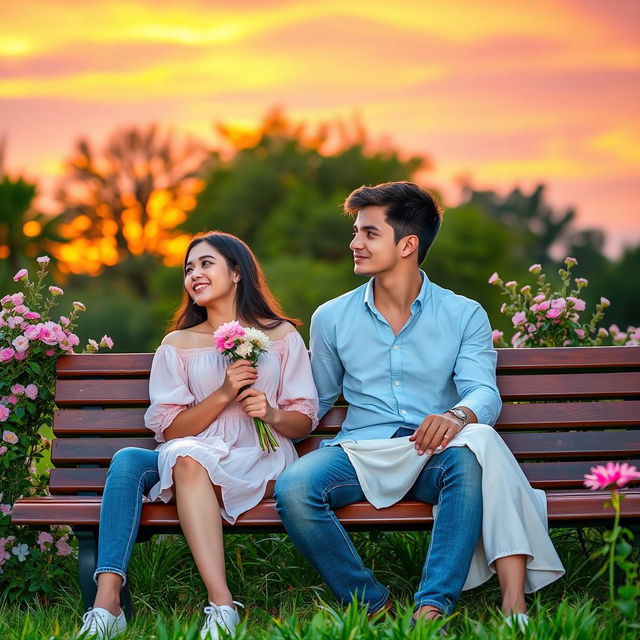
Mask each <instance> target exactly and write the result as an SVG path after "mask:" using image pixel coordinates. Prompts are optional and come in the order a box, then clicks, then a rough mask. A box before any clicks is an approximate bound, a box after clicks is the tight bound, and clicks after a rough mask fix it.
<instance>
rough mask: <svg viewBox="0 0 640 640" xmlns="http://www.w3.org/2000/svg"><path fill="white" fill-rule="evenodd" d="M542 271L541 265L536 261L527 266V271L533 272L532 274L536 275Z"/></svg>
mask: <svg viewBox="0 0 640 640" xmlns="http://www.w3.org/2000/svg"><path fill="white" fill-rule="evenodd" d="M541 271H542V265H540V264H538V263H536V264H532V265H531V266H530V267H529V273H533V275H535V276H537V275H538V274H539V273H540V272H541Z"/></svg>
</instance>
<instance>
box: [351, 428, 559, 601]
mask: <svg viewBox="0 0 640 640" xmlns="http://www.w3.org/2000/svg"><path fill="white" fill-rule="evenodd" d="M340 446H341V447H342V448H343V449H344V451H345V452H346V454H347V455H348V456H349V460H350V461H351V464H352V465H353V467H354V469H355V472H356V475H357V476H358V480H359V482H360V485H361V486H362V490H363V492H364V494H365V496H366V498H367V500H368V501H369V502H370V503H371V504H372V505H373V506H374V507H376V508H377V509H382V508H384V507H388V506H390V505H392V504H395V503H396V502H397V501H398V500H400V499H401V498H403V497H404V496H405V494H406V493H407V491H409V489H410V488H411V487H412V486H413V485H414V483H415V481H416V480H417V478H418V476H419V475H420V472H421V471H422V469H423V467H424V466H425V464H426V462H427V460H428V459H429V456H427V455H422V456H420V455H418V452H417V450H416V448H415V444H414V443H413V442H412V441H410V440H409V437H408V436H407V437H402V438H391V439H388V440H384V439H383V440H360V441H349V442H341V443H340ZM464 446H466V447H468V448H469V449H470V450H471V451H473V453H474V454H475V456H476V458H477V460H478V462H479V463H480V466H481V467H482V500H483V514H482V534H481V538H480V541H479V543H478V547H477V548H476V550H475V553H474V555H473V559H472V561H471V567H470V569H469V575H468V576H467V580H466V582H465V584H464V587H463V590H466V589H472V588H473V587H476V586H478V585H480V584H482V583H483V582H485V581H486V580H488V579H489V578H490V577H491V576H492V575H493V574H494V573H495V569H494V568H493V563H494V562H495V560H496V559H498V558H502V557H504V556H508V555H515V554H523V555H526V556H528V560H527V572H526V580H525V592H527V593H531V592H533V591H537V590H538V589H541V588H542V587H544V586H545V585H547V584H549V583H550V582H553V581H554V580H557V579H558V578H560V577H561V576H562V575H564V567H563V566H562V562H561V561H560V558H559V557H558V554H557V552H556V550H555V548H554V546H553V543H552V542H551V539H550V538H549V534H548V530H547V500H546V496H545V493H544V491H541V490H539V489H533V488H532V487H531V485H530V484H529V481H528V480H527V478H526V476H525V475H524V473H523V472H522V469H521V468H520V465H519V464H518V463H517V461H516V459H515V458H514V457H513V454H512V453H511V451H510V450H509V448H508V447H507V445H506V444H505V443H504V441H503V440H502V438H501V437H500V436H499V434H498V433H497V432H496V431H495V429H494V428H493V427H491V426H489V425H484V424H469V425H467V426H466V427H465V428H464V429H463V430H462V431H461V432H460V433H458V434H457V435H456V437H455V438H454V439H453V440H452V441H451V442H450V443H449V445H448V447H464ZM434 455H438V453H435V454H434ZM433 513H434V516H436V515H437V505H434V507H433Z"/></svg>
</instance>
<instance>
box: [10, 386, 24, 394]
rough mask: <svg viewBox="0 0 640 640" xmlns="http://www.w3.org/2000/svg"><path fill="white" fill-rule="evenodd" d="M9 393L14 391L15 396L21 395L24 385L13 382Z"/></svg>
mask: <svg viewBox="0 0 640 640" xmlns="http://www.w3.org/2000/svg"><path fill="white" fill-rule="evenodd" d="M11 393H15V394H16V395H17V396H21V395H22V394H23V393H24V385H22V384H14V385H13V386H12V387H11Z"/></svg>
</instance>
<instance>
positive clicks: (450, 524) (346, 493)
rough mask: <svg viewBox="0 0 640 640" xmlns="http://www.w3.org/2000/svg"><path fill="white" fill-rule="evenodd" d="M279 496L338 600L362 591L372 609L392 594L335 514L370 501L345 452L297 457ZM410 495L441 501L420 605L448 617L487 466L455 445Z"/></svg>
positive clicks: (289, 526) (475, 529)
mask: <svg viewBox="0 0 640 640" xmlns="http://www.w3.org/2000/svg"><path fill="white" fill-rule="evenodd" d="M396 435H407V434H405V433H398V434H396ZM398 472H399V473H401V472H402V470H398ZM275 497H276V505H277V509H278V512H279V514H280V517H281V519H282V522H283V523H284V526H285V529H286V530H287V533H288V534H289V537H290V538H291V540H292V541H293V544H294V545H295V546H296V547H297V548H298V550H299V551H300V552H301V553H302V554H303V555H304V556H305V557H306V558H307V559H308V560H309V561H310V562H311V564H313V566H314V567H315V568H316V569H317V570H318V572H319V573H320V575H321V576H322V578H323V579H324V581H325V582H326V583H327V584H328V585H329V587H330V589H331V591H332V592H333V594H334V595H335V596H336V598H338V600H339V601H341V602H342V603H343V604H346V603H348V602H350V601H351V599H352V597H353V596H354V595H357V597H358V599H360V600H361V601H362V602H363V603H364V604H366V605H367V607H368V609H369V611H371V612H374V611H377V610H378V609H380V608H381V607H382V606H383V605H384V604H385V602H386V601H387V600H388V599H389V591H388V589H387V588H386V587H384V586H383V585H382V584H380V582H378V580H376V578H375V577H374V575H373V573H372V572H371V570H370V569H368V568H366V567H365V566H364V564H363V563H362V560H361V558H360V556H359V555H358V552H357V551H356V549H355V547H354V546H353V543H352V542H351V539H350V538H349V535H348V534H347V532H346V531H345V529H344V527H343V526H342V525H341V524H340V522H339V520H338V518H337V517H336V515H335V513H334V509H337V508H338V507H344V506H346V505H348V504H351V503H353V502H358V501H360V500H365V499H366V498H365V497H364V493H363V491H362V488H361V487H360V483H359V482H358V478H357V476H356V473H355V470H354V468H353V466H352V464H351V462H350V461H349V457H348V456H347V454H346V453H345V452H344V450H343V449H342V448H341V447H340V446H332V447H324V448H321V449H317V450H316V451H313V452H310V453H308V454H306V455H304V456H302V457H301V458H299V459H298V460H296V461H295V462H294V463H293V464H292V465H290V466H289V467H288V468H287V469H285V470H284V472H283V473H282V474H281V475H280V477H279V478H278V480H277V482H276V488H275ZM406 497H407V498H409V499H414V500H420V501H422V502H426V503H430V504H438V505H439V507H438V508H439V511H438V517H437V519H436V522H435V525H434V527H433V533H432V535H431V543H430V545H429V549H428V551H427V554H426V560H425V563H424V566H423V569H422V578H421V580H420V585H419V587H418V590H417V592H416V594H415V605H416V608H417V607H420V606H423V605H432V606H434V607H436V608H438V609H439V610H440V611H442V612H443V613H445V614H449V613H451V612H452V610H453V608H454V606H455V603H456V602H457V600H458V597H459V595H460V591H461V590H462V587H463V585H464V582H465V580H466V577H467V574H468V572H469V566H470V564H471V558H472V556H473V552H474V551H475V549H476V546H477V543H478V540H479V538H480V532H481V525H482V469H481V467H480V465H479V464H478V461H477V460H476V457H475V455H474V454H473V453H472V452H471V451H470V450H469V449H467V448H466V447H450V448H448V449H445V450H444V451H443V452H442V453H440V454H438V455H436V456H432V457H431V458H430V459H429V460H428V461H427V463H426V465H425V467H424V469H423V470H422V472H421V473H420V475H419V476H418V479H417V480H416V482H415V484H414V485H413V487H412V488H411V489H410V490H409V492H408V493H407V495H406Z"/></svg>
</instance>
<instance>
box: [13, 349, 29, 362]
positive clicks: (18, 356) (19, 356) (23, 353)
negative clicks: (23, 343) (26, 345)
mask: <svg viewBox="0 0 640 640" xmlns="http://www.w3.org/2000/svg"><path fill="white" fill-rule="evenodd" d="M26 357H27V352H26V351H16V355H15V356H14V358H15V359H16V360H17V361H18V362H21V361H22V360H24V359H25V358H26Z"/></svg>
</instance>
